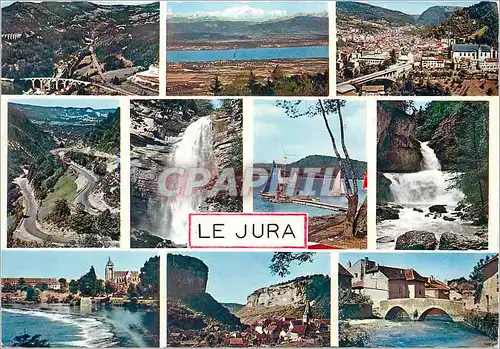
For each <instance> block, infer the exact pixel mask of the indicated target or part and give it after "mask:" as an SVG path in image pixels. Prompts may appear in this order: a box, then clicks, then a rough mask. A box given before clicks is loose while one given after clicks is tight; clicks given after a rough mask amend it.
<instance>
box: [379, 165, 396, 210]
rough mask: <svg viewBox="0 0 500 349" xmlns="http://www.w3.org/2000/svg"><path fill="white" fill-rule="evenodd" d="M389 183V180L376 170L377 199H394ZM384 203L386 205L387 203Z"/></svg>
mask: <svg viewBox="0 0 500 349" xmlns="http://www.w3.org/2000/svg"><path fill="white" fill-rule="evenodd" d="M391 183H392V182H391V180H390V179H388V178H387V177H385V176H384V174H383V173H382V172H377V201H392V200H394V198H393V196H392V193H391V189H390V187H391ZM377 205H378V203H377ZM384 205H387V203H385V204H384Z"/></svg>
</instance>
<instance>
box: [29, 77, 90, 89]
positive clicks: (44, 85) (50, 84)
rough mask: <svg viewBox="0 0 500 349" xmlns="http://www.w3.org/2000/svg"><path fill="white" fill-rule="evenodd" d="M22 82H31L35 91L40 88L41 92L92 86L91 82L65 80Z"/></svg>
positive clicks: (33, 79)
mask: <svg viewBox="0 0 500 349" xmlns="http://www.w3.org/2000/svg"><path fill="white" fill-rule="evenodd" d="M20 80H22V81H30V82H31V87H32V88H33V89H36V88H39V89H40V90H42V91H43V90H47V89H48V90H51V89H52V88H54V89H56V90H60V89H62V88H67V87H68V86H71V85H85V86H88V85H91V84H92V83H91V82H89V81H81V80H75V79H65V78H23V79H20Z"/></svg>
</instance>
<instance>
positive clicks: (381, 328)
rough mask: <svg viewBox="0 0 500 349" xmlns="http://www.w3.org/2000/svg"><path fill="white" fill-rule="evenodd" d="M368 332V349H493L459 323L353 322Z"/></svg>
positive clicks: (491, 343) (486, 339)
mask: <svg viewBox="0 0 500 349" xmlns="http://www.w3.org/2000/svg"><path fill="white" fill-rule="evenodd" d="M349 323H350V324H351V325H353V326H356V327H360V328H362V329H364V330H365V331H366V332H367V333H368V337H369V340H368V343H367V345H366V346H368V347H454V348H458V347H492V346H495V345H497V343H495V341H493V340H492V339H491V338H489V337H488V336H486V335H484V334H482V333H481V332H479V331H477V330H475V329H473V328H470V327H468V326H466V325H465V324H464V323H460V322H450V321H440V320H426V321H389V320H353V321H349Z"/></svg>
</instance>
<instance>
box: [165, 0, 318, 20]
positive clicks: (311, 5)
mask: <svg viewBox="0 0 500 349" xmlns="http://www.w3.org/2000/svg"><path fill="white" fill-rule="evenodd" d="M304 3H305V2H304V1H300V2H261V1H244V2H238V1H231V2H224V1H219V2H215V1H210V2H208V1H207V2H196V1H186V2H175V1H169V2H168V4H167V8H168V13H169V14H171V15H173V16H181V17H185V16H214V17H222V18H226V19H230V20H249V21H252V20H267V19H272V18H278V17H283V16H293V15H296V14H298V13H320V12H324V11H327V10H328V2H327V1H322V2H321V1H308V2H306V4H304Z"/></svg>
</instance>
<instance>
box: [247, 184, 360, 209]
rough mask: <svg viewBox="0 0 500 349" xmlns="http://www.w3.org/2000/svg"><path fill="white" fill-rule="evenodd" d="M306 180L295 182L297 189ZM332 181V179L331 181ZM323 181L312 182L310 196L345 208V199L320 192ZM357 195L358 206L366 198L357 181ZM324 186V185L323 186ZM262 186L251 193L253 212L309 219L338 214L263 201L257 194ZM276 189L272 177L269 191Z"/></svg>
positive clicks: (303, 186) (302, 206) (290, 204)
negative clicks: (287, 214)
mask: <svg viewBox="0 0 500 349" xmlns="http://www.w3.org/2000/svg"><path fill="white" fill-rule="evenodd" d="M307 181H308V180H307V179H305V178H299V179H298V180H297V185H298V188H299V189H301V190H303V189H304V188H305V186H306V183H307ZM331 181H333V179H331ZM323 182H324V180H323V179H321V178H316V179H314V180H313V184H312V191H311V196H315V197H319V198H320V201H321V202H325V203H329V204H333V205H338V206H344V207H347V199H346V198H345V197H332V196H328V195H324V194H327V193H328V191H327V192H326V193H325V191H323V192H322V186H323ZM357 184H358V195H359V205H362V204H363V201H364V200H365V198H366V192H364V191H363V190H362V188H363V181H362V180H358V181H357ZM325 185H326V184H325ZM263 188H264V186H260V187H256V188H254V191H253V210H254V212H287V213H302V212H303V213H307V214H308V215H309V216H310V217H314V216H324V215H331V214H336V213H338V212H337V211H331V210H325V209H321V208H316V207H311V206H305V205H297V204H292V203H281V204H277V203H274V202H270V201H269V200H266V199H263V198H261V197H260V195H259V193H260V192H261V191H262V189H263ZM276 188H277V177H276V176H273V179H272V180H271V186H270V191H271V192H273V191H276Z"/></svg>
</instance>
